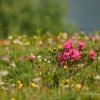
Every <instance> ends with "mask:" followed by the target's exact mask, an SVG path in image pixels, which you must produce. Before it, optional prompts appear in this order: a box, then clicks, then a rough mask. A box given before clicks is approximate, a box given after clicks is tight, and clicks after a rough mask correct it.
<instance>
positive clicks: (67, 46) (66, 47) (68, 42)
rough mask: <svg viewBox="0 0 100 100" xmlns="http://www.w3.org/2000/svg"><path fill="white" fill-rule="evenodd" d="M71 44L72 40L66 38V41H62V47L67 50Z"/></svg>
mask: <svg viewBox="0 0 100 100" xmlns="http://www.w3.org/2000/svg"><path fill="white" fill-rule="evenodd" d="M72 45H73V42H72V40H68V41H67V42H66V43H64V45H63V49H64V50H67V51H69V50H70V49H71V47H72Z"/></svg>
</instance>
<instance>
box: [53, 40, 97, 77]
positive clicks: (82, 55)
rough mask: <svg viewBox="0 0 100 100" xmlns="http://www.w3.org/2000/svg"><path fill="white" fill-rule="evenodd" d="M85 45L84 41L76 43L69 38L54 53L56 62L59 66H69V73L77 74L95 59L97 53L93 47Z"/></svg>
mask: <svg viewBox="0 0 100 100" xmlns="http://www.w3.org/2000/svg"><path fill="white" fill-rule="evenodd" d="M85 45H86V44H85V43H84V42H83V41H80V42H78V43H74V42H73V41H72V40H68V41H67V42H65V43H64V44H63V46H62V48H61V49H59V50H56V53H53V54H54V55H52V56H53V57H55V58H56V59H54V62H55V63H56V64H57V67H58V68H62V69H64V66H67V74H68V73H70V75H71V74H72V75H75V74H76V73H77V72H79V70H81V69H84V68H86V67H87V66H88V65H90V64H91V63H92V62H93V61H94V60H95V58H96V53H95V52H94V51H93V50H92V49H91V50H88V49H87V48H86V47H85ZM67 76H69V75H67Z"/></svg>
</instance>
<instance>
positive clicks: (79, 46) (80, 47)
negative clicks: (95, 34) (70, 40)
mask: <svg viewBox="0 0 100 100" xmlns="http://www.w3.org/2000/svg"><path fill="white" fill-rule="evenodd" d="M77 46H78V48H79V49H81V50H82V49H84V47H85V43H84V42H79V43H78V45H77Z"/></svg>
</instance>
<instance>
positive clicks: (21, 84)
mask: <svg viewBox="0 0 100 100" xmlns="http://www.w3.org/2000/svg"><path fill="white" fill-rule="evenodd" d="M17 83H18V89H19V90H20V89H22V88H23V83H22V82H21V81H20V80H18V81H17Z"/></svg>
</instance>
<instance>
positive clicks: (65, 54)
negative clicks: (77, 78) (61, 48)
mask: <svg viewBox="0 0 100 100" xmlns="http://www.w3.org/2000/svg"><path fill="white" fill-rule="evenodd" d="M69 58H70V53H69V52H64V54H63V59H64V60H68V59H69Z"/></svg>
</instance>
